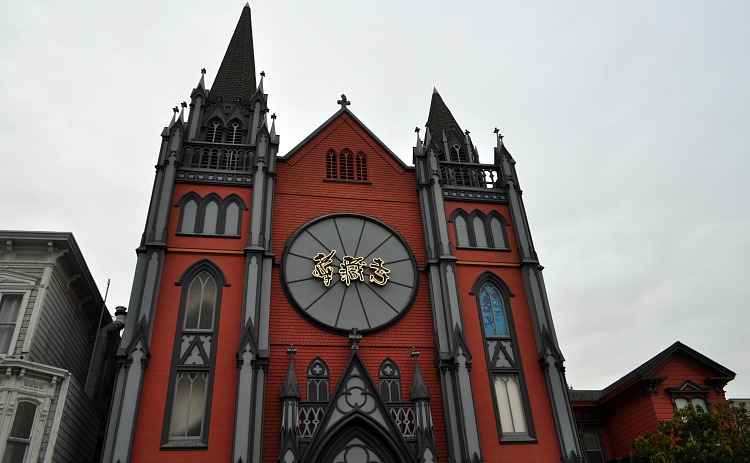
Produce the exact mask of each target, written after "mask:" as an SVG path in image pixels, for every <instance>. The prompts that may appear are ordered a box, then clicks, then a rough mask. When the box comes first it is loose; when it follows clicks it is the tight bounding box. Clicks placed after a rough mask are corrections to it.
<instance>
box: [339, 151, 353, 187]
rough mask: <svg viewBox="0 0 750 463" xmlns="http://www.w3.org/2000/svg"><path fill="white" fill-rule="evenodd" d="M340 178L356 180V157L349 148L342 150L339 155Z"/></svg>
mask: <svg viewBox="0 0 750 463" xmlns="http://www.w3.org/2000/svg"><path fill="white" fill-rule="evenodd" d="M339 179H341V180H354V158H353V157H352V152H351V151H349V150H344V151H342V152H341V156H340V157H339Z"/></svg>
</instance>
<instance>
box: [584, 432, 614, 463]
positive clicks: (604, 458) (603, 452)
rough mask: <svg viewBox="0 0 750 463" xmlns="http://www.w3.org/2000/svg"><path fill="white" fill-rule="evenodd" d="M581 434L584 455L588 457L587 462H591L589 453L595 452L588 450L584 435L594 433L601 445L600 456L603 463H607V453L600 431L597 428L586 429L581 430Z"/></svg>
mask: <svg viewBox="0 0 750 463" xmlns="http://www.w3.org/2000/svg"><path fill="white" fill-rule="evenodd" d="M579 433H580V435H581V449H582V450H583V454H584V455H585V456H586V461H589V455H588V454H589V452H593V450H588V449H587V448H586V444H585V442H586V441H585V439H584V434H585V433H593V434H594V436H595V437H596V440H597V442H598V443H599V456H600V457H601V461H602V462H606V461H607V451H606V449H605V448H604V439H603V438H602V433H601V432H600V431H599V429H596V428H585V429H581V430H579Z"/></svg>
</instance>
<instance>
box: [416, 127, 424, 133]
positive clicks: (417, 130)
mask: <svg viewBox="0 0 750 463" xmlns="http://www.w3.org/2000/svg"><path fill="white" fill-rule="evenodd" d="M420 130H422V129H420V128H419V127H414V131H415V132H417V133H419V131H420Z"/></svg>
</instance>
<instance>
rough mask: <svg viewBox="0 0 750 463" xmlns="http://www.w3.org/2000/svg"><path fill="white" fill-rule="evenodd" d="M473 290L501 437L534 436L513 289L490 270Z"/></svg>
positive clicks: (519, 438)
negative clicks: (512, 302)
mask: <svg viewBox="0 0 750 463" xmlns="http://www.w3.org/2000/svg"><path fill="white" fill-rule="evenodd" d="M472 293H473V294H474V295H475V296H476V298H477V306H478V309H479V317H480V319H481V322H482V336H483V338H484V344H485V354H486V359H487V367H488V371H489V372H490V375H489V376H490V386H491V388H492V390H493V391H494V394H493V401H494V403H495V416H496V417H497V424H498V432H499V434H500V440H501V441H506V442H513V441H528V440H532V439H533V438H534V428H533V423H532V421H531V412H530V407H529V399H528V394H527V392H526V385H525V382H524V376H523V367H522V365H521V358H520V354H519V351H518V344H517V341H516V334H515V329H514V326H513V318H512V314H511V311H510V305H509V296H510V295H511V293H510V290H509V289H508V287H507V286H506V285H505V283H503V282H502V280H500V279H499V278H497V277H496V276H495V275H493V274H491V273H489V272H487V273H485V274H484V275H483V276H482V277H480V278H479V280H477V282H476V283H475V284H474V288H473V289H472Z"/></svg>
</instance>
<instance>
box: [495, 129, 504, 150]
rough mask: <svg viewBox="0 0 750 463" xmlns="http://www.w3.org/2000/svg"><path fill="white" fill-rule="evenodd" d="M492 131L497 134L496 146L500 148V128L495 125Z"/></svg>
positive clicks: (501, 137) (501, 144)
mask: <svg viewBox="0 0 750 463" xmlns="http://www.w3.org/2000/svg"><path fill="white" fill-rule="evenodd" d="M494 133H495V135H496V136H497V148H498V149H500V147H501V146H503V134H501V133H500V129H498V128H497V127H495V130H494Z"/></svg>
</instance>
